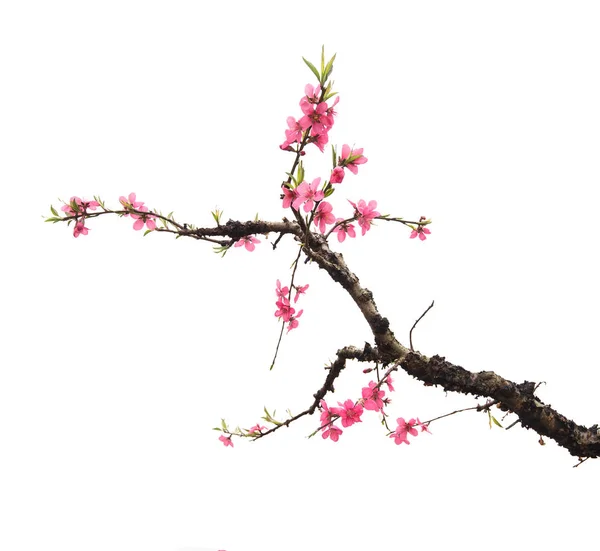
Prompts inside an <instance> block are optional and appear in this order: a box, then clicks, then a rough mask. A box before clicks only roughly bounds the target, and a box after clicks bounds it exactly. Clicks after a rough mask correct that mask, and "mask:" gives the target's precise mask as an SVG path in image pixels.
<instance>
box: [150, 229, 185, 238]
mask: <svg viewBox="0 0 600 551" xmlns="http://www.w3.org/2000/svg"><path fill="white" fill-rule="evenodd" d="M151 231H152V230H146V231H145V232H144V236H143V237H146V236H147V235H148V234H149V233H150V232H151ZM177 237H179V236H177Z"/></svg>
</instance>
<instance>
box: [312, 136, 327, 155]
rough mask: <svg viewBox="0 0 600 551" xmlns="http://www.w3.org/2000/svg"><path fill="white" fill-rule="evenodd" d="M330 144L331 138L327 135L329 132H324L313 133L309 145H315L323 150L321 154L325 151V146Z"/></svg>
mask: <svg viewBox="0 0 600 551" xmlns="http://www.w3.org/2000/svg"><path fill="white" fill-rule="evenodd" d="M328 142H329V136H328V135H327V132H323V133H322V134H313V133H312V132H311V134H310V142H309V143H314V144H315V145H316V146H317V147H318V148H319V149H320V150H321V153H322V152H323V150H324V149H325V146H326V145H327V143H328Z"/></svg>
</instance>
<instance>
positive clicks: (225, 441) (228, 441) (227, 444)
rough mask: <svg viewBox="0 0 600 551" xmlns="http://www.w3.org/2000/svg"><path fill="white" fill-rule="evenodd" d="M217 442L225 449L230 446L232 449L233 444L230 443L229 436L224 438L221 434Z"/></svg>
mask: <svg viewBox="0 0 600 551" xmlns="http://www.w3.org/2000/svg"><path fill="white" fill-rule="evenodd" d="M219 440H220V441H221V442H223V444H224V445H225V447H227V446H231V447H232V448H233V442H232V441H231V436H225V435H224V434H222V435H221V436H219Z"/></svg>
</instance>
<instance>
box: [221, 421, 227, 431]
mask: <svg viewBox="0 0 600 551" xmlns="http://www.w3.org/2000/svg"><path fill="white" fill-rule="evenodd" d="M221 427H222V429H223V430H227V423H226V422H225V419H221Z"/></svg>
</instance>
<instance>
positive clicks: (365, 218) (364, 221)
mask: <svg viewBox="0 0 600 551" xmlns="http://www.w3.org/2000/svg"><path fill="white" fill-rule="evenodd" d="M348 202H349V203H350V204H351V205H352V206H353V207H354V211H355V214H354V215H355V216H356V219H357V221H358V225H359V226H360V227H361V228H362V234H363V235H365V233H367V231H369V229H370V228H371V223H372V222H373V219H374V218H376V217H377V216H381V213H379V212H377V211H376V210H375V209H376V208H377V201H369V203H368V204H367V203H366V201H365V200H364V199H361V200H360V201H359V202H358V205H356V203H353V202H352V201H348Z"/></svg>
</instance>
